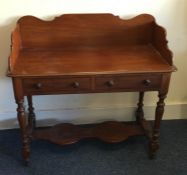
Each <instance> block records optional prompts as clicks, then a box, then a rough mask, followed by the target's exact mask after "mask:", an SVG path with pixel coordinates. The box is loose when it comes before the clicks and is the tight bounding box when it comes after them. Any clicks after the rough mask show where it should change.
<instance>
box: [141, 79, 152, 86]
mask: <svg viewBox="0 0 187 175" xmlns="http://www.w3.org/2000/svg"><path fill="white" fill-rule="evenodd" d="M143 84H144V85H146V86H149V85H150V84H151V80H149V79H147V80H144V81H143Z"/></svg>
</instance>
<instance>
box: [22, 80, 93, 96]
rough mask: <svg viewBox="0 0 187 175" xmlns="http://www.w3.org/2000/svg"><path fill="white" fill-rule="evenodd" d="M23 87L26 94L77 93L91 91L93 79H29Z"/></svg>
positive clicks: (24, 82)
mask: <svg viewBox="0 0 187 175" xmlns="http://www.w3.org/2000/svg"><path fill="white" fill-rule="evenodd" d="M23 86H24V90H25V93H33V94H42V93H44V94H45V93H50V92H51V93H52V92H54V93H58V92H64V93H68V92H70V93H71V92H74V93H76V92H81V91H88V90H91V78H29V79H24V81H23Z"/></svg>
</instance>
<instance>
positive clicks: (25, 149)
mask: <svg viewBox="0 0 187 175" xmlns="http://www.w3.org/2000/svg"><path fill="white" fill-rule="evenodd" d="M16 103H17V105H18V108H17V117H18V121H19V126H20V130H21V138H22V155H23V159H24V161H25V164H26V165H27V164H28V162H29V156H30V147H29V139H28V132H27V120H26V115H25V109H24V100H23V98H22V99H19V100H16Z"/></svg>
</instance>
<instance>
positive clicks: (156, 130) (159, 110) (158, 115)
mask: <svg viewBox="0 0 187 175" xmlns="http://www.w3.org/2000/svg"><path fill="white" fill-rule="evenodd" d="M158 97H159V101H158V102H157V107H156V112H155V122H154V127H153V134H152V139H151V140H150V145H149V148H150V158H155V154H156V151H157V150H158V149H159V134H160V123H161V119H162V116H163V113H164V106H165V103H164V99H165V98H166V93H160V92H159V95H158Z"/></svg>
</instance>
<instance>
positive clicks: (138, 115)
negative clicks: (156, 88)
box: [136, 92, 144, 123]
mask: <svg viewBox="0 0 187 175" xmlns="http://www.w3.org/2000/svg"><path fill="white" fill-rule="evenodd" d="M143 99H144V92H140V94H139V102H138V104H137V105H138V109H137V111H136V121H137V122H138V123H140V122H141V120H142V119H143V118H144V112H143Z"/></svg>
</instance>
